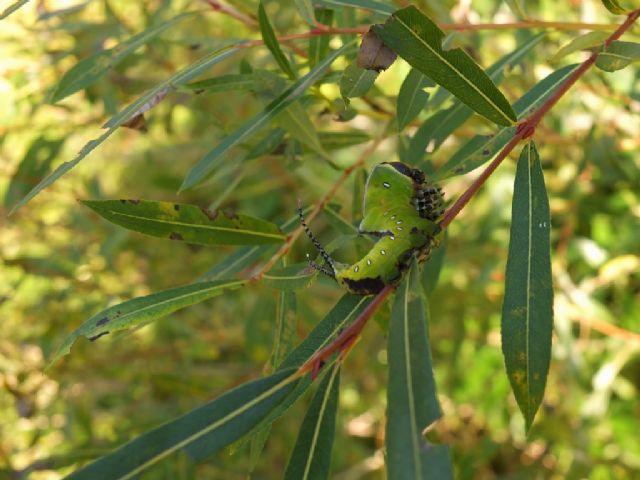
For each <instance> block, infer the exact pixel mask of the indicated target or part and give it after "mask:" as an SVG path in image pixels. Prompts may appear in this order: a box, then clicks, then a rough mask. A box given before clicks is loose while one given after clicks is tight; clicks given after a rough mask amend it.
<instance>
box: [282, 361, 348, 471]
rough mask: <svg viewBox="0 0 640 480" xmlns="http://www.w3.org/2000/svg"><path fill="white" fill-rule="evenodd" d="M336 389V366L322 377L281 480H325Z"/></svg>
mask: <svg viewBox="0 0 640 480" xmlns="http://www.w3.org/2000/svg"><path fill="white" fill-rule="evenodd" d="M339 387H340V365H339V364H338V363H336V364H334V365H333V367H332V368H331V370H330V371H329V372H328V373H327V374H326V375H325V378H324V379H323V381H322V383H321V384H320V386H319V387H318V390H317V391H316V393H315V395H314V396H313V400H311V405H309V409H308V410H307V413H306V414H305V416H304V420H303V421H302V426H301V427H300V431H299V432H298V438H297V440H296V444H295V447H294V448H293V452H292V454H291V458H290V459H289V463H288V464H287V469H286V471H285V474H284V478H285V480H298V479H300V480H309V479H314V480H321V479H326V478H329V470H330V467H331V449H332V447H333V439H334V436H335V430H336V412H337V410H338V391H339Z"/></svg>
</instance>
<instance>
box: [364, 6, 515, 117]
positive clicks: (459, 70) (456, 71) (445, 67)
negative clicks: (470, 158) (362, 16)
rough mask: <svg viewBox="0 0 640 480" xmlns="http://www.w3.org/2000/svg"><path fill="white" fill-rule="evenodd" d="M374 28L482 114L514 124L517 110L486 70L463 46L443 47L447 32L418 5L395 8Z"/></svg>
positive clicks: (399, 50) (434, 78) (407, 56)
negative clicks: (385, 20)
mask: <svg viewBox="0 0 640 480" xmlns="http://www.w3.org/2000/svg"><path fill="white" fill-rule="evenodd" d="M373 30H374V32H376V34H377V35H378V36H379V37H380V38H382V40H383V41H384V42H385V44H386V45H387V46H389V47H390V48H391V49H393V50H394V51H395V52H396V53H397V54H398V55H399V56H401V57H402V58H403V59H404V60H406V61H407V62H408V63H409V64H410V65H411V66H412V67H413V68H415V69H417V70H419V71H421V72H422V73H424V74H425V75H427V76H428V77H429V78H431V79H432V80H433V81H435V82H436V83H437V84H439V85H442V86H443V87H444V88H446V89H447V90H448V91H449V92H451V93H452V94H453V95H455V96H456V97H458V98H459V99H460V100H461V101H462V102H464V103H465V104H467V105H468V106H469V107H471V108H472V109H473V110H474V111H476V112H477V113H479V114H480V115H482V116H484V117H486V118H488V119H489V120H491V121H493V122H495V123H497V124H499V125H512V124H513V123H515V120H516V114H515V112H514V111H513V109H512V108H511V105H510V104H509V102H508V101H507V99H506V98H505V97H504V95H502V93H501V92H500V90H498V88H497V87H496V86H495V85H494V83H493V82H492V81H491V79H490V78H489V77H488V76H487V74H486V73H485V72H484V71H483V70H482V68H480V67H479V66H478V64H477V63H475V62H474V61H473V59H472V58H471V57H470V56H469V55H468V54H467V53H466V52H464V51H463V50H462V49H460V48H455V49H451V50H444V49H443V48H442V41H443V40H444V32H443V31H442V30H440V28H438V26H437V25H436V24H435V23H433V22H432V21H431V20H430V19H429V18H428V17H426V16H425V15H423V14H422V13H421V12H420V11H419V10H418V9H417V8H415V7H413V6H410V7H407V8H404V9H402V10H398V11H397V12H395V13H394V14H393V15H392V16H391V17H390V18H389V20H387V22H386V23H385V24H384V25H382V26H374V27H373Z"/></svg>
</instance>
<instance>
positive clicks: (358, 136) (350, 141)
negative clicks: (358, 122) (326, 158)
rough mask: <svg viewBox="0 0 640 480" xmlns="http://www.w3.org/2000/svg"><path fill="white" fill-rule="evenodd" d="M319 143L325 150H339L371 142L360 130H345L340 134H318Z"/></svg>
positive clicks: (368, 136)
mask: <svg viewBox="0 0 640 480" xmlns="http://www.w3.org/2000/svg"><path fill="white" fill-rule="evenodd" d="M318 138H319V139H320V143H322V145H323V146H324V149H325V150H339V149H341V148H347V147H353V146H354V145H360V144H361V143H366V142H368V141H369V140H371V136H370V135H369V134H367V133H366V132H362V131H360V130H345V131H342V132H318Z"/></svg>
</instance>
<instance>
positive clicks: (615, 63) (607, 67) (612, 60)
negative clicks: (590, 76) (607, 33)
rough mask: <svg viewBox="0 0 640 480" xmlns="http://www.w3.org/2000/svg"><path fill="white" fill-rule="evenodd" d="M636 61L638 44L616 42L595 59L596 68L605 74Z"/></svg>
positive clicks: (639, 46)
mask: <svg viewBox="0 0 640 480" xmlns="http://www.w3.org/2000/svg"><path fill="white" fill-rule="evenodd" d="M638 60H640V43H634V42H621V41H616V42H612V43H611V45H609V47H608V48H607V49H606V50H604V51H602V52H600V55H598V58H597V59H596V67H598V68H599V69H600V70H604V71H605V72H615V71H617V70H622V69H623V68H625V67H627V66H629V65H631V63H633V62H637V61H638Z"/></svg>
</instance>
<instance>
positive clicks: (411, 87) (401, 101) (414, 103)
mask: <svg viewBox="0 0 640 480" xmlns="http://www.w3.org/2000/svg"><path fill="white" fill-rule="evenodd" d="M432 86H434V83H433V82H432V81H431V80H430V79H428V78H427V77H425V76H424V74H423V73H422V72H420V71H418V70H416V69H415V68H412V69H411V71H410V72H409V73H408V74H407V76H406V77H405V79H404V81H403V82H402V85H401V86H400V91H399V92H398V101H397V106H396V111H397V122H398V130H403V129H404V127H406V126H407V125H408V124H409V122H411V120H413V119H414V118H416V117H417V116H418V114H419V113H420V112H421V111H422V109H423V108H424V107H425V106H426V105H427V100H429V94H428V93H427V92H425V91H424V89H425V88H426V87H432Z"/></svg>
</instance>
